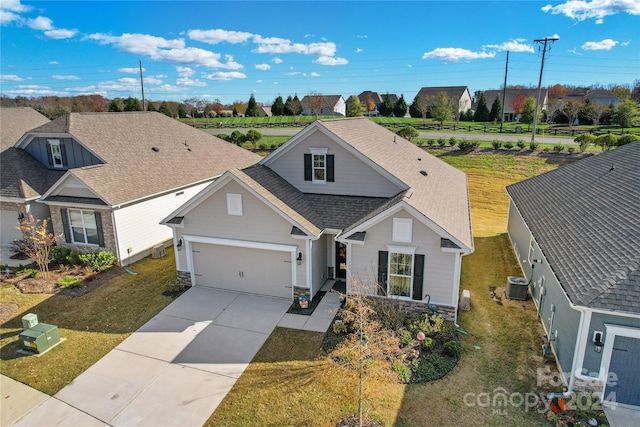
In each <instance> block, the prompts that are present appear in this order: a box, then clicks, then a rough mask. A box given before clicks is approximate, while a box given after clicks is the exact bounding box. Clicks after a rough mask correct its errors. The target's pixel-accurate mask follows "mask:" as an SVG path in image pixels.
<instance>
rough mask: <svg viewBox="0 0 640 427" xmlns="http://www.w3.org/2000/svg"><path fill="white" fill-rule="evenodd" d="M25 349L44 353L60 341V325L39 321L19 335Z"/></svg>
mask: <svg viewBox="0 0 640 427" xmlns="http://www.w3.org/2000/svg"><path fill="white" fill-rule="evenodd" d="M19 338H20V339H21V340H22V348H23V350H26V351H29V352H31V353H38V354H39V353H42V352H44V351H46V350H47V349H48V348H50V347H51V346H53V345H55V344H57V343H58V342H60V332H59V331H58V327H57V326H54V325H49V324H46V323H38V324H37V325H36V326H34V327H33V328H31V329H27V330H26V331H24V332H23V333H21V334H20V335H19Z"/></svg>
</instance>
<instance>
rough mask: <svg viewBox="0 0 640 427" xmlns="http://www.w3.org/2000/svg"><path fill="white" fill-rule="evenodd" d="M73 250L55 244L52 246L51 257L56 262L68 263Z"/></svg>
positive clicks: (60, 263)
mask: <svg viewBox="0 0 640 427" xmlns="http://www.w3.org/2000/svg"><path fill="white" fill-rule="evenodd" d="M71 252H72V250H71V249H69V248H65V247H63V246H54V247H53V248H51V252H49V259H50V260H51V262H53V263H54V264H59V265H62V264H68V263H69V260H68V259H67V257H68V256H69V255H71Z"/></svg>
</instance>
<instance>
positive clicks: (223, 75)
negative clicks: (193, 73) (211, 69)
mask: <svg viewBox="0 0 640 427" xmlns="http://www.w3.org/2000/svg"><path fill="white" fill-rule="evenodd" d="M204 77H205V78H206V79H209V80H217V81H228V80H235V79H246V78H247V76H246V75H245V74H244V73H241V72H238V71H218V72H215V73H211V74H207V75H205V76H204Z"/></svg>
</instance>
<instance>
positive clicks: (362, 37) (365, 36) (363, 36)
mask: <svg viewBox="0 0 640 427" xmlns="http://www.w3.org/2000/svg"><path fill="white" fill-rule="evenodd" d="M356 37H358V38H359V39H366V38H368V37H369V36H367V35H360V36H356Z"/></svg>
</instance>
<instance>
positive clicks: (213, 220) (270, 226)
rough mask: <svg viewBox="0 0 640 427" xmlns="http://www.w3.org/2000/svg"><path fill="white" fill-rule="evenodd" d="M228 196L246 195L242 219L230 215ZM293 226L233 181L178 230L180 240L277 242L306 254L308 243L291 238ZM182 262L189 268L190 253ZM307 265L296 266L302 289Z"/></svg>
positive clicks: (211, 196)
mask: <svg viewBox="0 0 640 427" xmlns="http://www.w3.org/2000/svg"><path fill="white" fill-rule="evenodd" d="M227 193H234V194H242V211H243V212H242V213H243V214H242V216H233V215H228V214H227ZM291 227H292V225H291V223H290V222H288V221H287V220H285V219H284V218H283V217H282V216H280V215H279V214H278V213H276V212H275V211H274V210H272V209H271V208H270V207H268V206H267V205H265V204H264V203H263V202H262V201H261V200H259V199H258V198H257V197H256V196H254V195H253V194H251V193H250V192H249V191H247V190H245V189H244V187H242V186H241V185H239V184H238V183H237V182H235V181H230V182H229V183H227V184H226V185H224V186H223V187H222V188H219V189H218V190H217V191H216V192H215V193H213V194H211V195H210V196H209V197H207V198H206V200H203V201H202V203H200V204H199V205H198V206H196V207H195V208H194V209H193V210H192V211H190V212H189V213H188V214H187V215H186V216H185V218H184V228H178V229H177V232H178V238H179V239H180V238H182V235H184V234H187V235H196V236H206V237H216V238H221V239H232V240H245V241H251V242H263V243H276V244H285V245H293V246H297V247H298V249H297V251H298V252H302V253H303V256H304V257H305V259H306V257H307V254H306V253H305V241H304V240H302V239H293V238H291ZM179 259H180V260H179V263H180V265H182V266H185V267H186V265H187V263H186V254H185V251H184V250H182V251H180V252H179ZM305 273H306V269H305V263H304V262H303V263H302V264H301V265H299V266H297V267H296V280H297V285H298V286H307V284H306V283H307V280H306V276H305Z"/></svg>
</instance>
